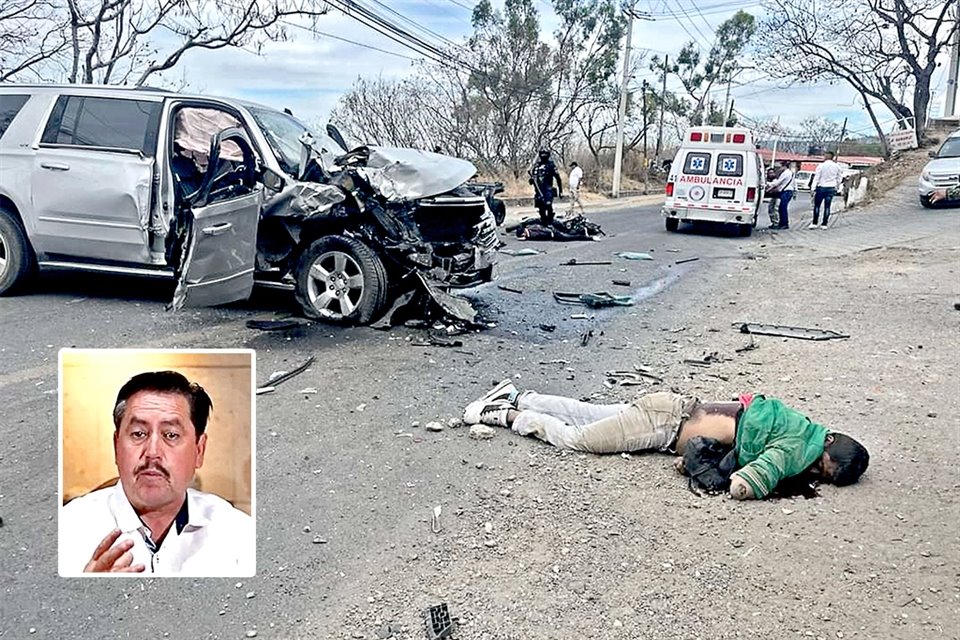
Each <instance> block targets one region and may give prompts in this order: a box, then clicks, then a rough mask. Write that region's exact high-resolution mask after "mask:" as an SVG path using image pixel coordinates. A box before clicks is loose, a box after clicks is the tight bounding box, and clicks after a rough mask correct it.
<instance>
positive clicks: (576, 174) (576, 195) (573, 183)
mask: <svg viewBox="0 0 960 640" xmlns="http://www.w3.org/2000/svg"><path fill="white" fill-rule="evenodd" d="M581 182H583V169H581V168H580V165H578V164H577V163H576V162H572V163H570V178H569V187H570V214H571V215H572V214H573V207H574V206H578V207H580V213H581V214H582V213H583V203H582V202H581V201H580V183H581Z"/></svg>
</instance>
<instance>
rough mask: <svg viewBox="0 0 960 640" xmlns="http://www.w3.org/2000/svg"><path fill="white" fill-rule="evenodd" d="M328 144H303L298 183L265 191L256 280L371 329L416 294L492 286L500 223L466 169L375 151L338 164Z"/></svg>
mask: <svg viewBox="0 0 960 640" xmlns="http://www.w3.org/2000/svg"><path fill="white" fill-rule="evenodd" d="M330 140H331V139H329V138H326V137H323V138H320V140H318V139H317V137H315V136H314V135H312V134H311V133H309V132H305V133H303V134H302V135H301V136H300V137H299V141H300V144H301V157H300V161H299V162H298V163H297V164H298V167H299V171H298V172H297V175H296V180H292V181H285V180H281V181H280V182H279V184H277V185H274V190H273V191H272V192H270V191H269V190H268V196H267V199H266V202H265V204H264V208H263V211H262V214H261V220H260V229H259V233H258V238H257V270H258V272H260V274H261V275H262V276H265V277H270V276H272V278H273V280H274V281H275V282H279V283H286V284H288V285H290V284H292V285H293V288H294V292H295V295H296V297H297V300H298V302H299V303H300V305H301V307H302V309H303V312H304V314H305V315H306V316H308V317H311V318H317V319H322V320H330V321H345V322H355V323H360V324H366V323H369V322H370V321H372V320H374V319H376V318H377V317H378V316H379V315H381V314H382V313H383V311H384V310H385V308H386V307H387V305H388V304H389V303H390V302H391V301H392V300H393V299H395V298H396V297H397V296H398V295H399V294H401V293H403V292H405V291H407V290H409V289H411V288H414V287H418V286H419V287H424V285H426V287H425V288H426V289H427V290H432V291H441V292H442V291H444V290H446V289H449V288H451V287H452V288H462V287H471V286H475V285H478V284H481V283H484V282H489V281H490V280H491V279H492V277H493V268H494V263H495V255H496V247H497V244H498V237H497V229H496V222H495V220H494V217H493V214H492V213H491V211H490V209H489V207H488V205H487V201H486V199H485V198H484V197H483V196H482V195H477V194H475V193H473V192H472V191H470V190H469V189H468V188H467V187H466V186H465V184H466V183H467V182H468V181H469V180H470V178H471V177H472V176H473V175H474V174H475V173H476V169H475V168H474V166H473V165H472V164H471V163H470V162H467V161H464V160H460V159H457V158H452V157H449V156H444V155H440V154H435V153H429V152H425V151H419V150H415V149H399V148H384V147H372V146H364V147H360V148H357V149H354V150H352V151H350V152H347V153H341V154H340V155H336V154H335V153H334V152H335V151H342V150H340V149H337V148H335V149H334V150H333V151H331V149H329V148H328V145H329V142H328V141H330ZM329 146H332V145H329ZM261 280H262V278H261ZM439 295H442V294H439Z"/></svg>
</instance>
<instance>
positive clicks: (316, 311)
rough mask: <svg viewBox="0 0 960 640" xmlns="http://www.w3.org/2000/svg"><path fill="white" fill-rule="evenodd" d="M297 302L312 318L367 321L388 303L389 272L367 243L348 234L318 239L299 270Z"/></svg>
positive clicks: (349, 321) (297, 270)
mask: <svg viewBox="0 0 960 640" xmlns="http://www.w3.org/2000/svg"><path fill="white" fill-rule="evenodd" d="M295 278H296V290H295V295H296V298H297V302H299V303H300V306H301V307H302V309H303V313H304V315H306V316H307V317H308V318H315V319H318V320H326V321H330V322H341V323H345V324H346V323H356V324H367V323H369V322H371V321H372V320H373V319H374V318H376V317H377V314H379V313H380V312H381V311H382V310H383V308H384V306H386V302H387V271H386V269H385V268H384V266H383V261H382V260H380V258H379V257H378V256H377V254H375V253H374V252H373V251H372V250H371V249H370V248H369V247H368V246H367V245H365V244H364V243H362V242H360V241H359V240H356V239H354V238H348V237H346V236H325V237H323V238H319V239H317V240H314V241H313V243H311V244H310V246H308V247H307V249H306V250H305V251H304V252H303V254H302V255H301V256H300V260H299V261H298V262H297V269H296V273H295Z"/></svg>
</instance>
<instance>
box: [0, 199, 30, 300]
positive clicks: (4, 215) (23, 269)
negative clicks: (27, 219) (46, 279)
mask: <svg viewBox="0 0 960 640" xmlns="http://www.w3.org/2000/svg"><path fill="white" fill-rule="evenodd" d="M32 268H33V251H31V250H30V245H29V244H27V236H26V234H24V232H23V229H22V228H21V227H20V224H19V223H18V222H17V220H16V219H15V218H14V217H13V215H12V214H10V213H9V212H8V211H7V210H6V209H3V208H0V295H3V294H5V293H7V292H8V291H10V290H11V289H13V288H14V287H16V286H17V285H18V284H20V283H21V282H23V280H24V279H25V278H26V277H27V276H28V275H29V274H30V271H31V270H32Z"/></svg>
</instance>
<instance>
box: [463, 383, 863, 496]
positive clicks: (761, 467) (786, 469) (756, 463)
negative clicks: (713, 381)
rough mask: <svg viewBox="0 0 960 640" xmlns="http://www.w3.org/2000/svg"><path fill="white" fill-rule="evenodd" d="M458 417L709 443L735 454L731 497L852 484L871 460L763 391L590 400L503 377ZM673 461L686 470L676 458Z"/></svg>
mask: <svg viewBox="0 0 960 640" xmlns="http://www.w3.org/2000/svg"><path fill="white" fill-rule="evenodd" d="M463 418H464V422H466V423H468V424H477V423H480V424H486V425H490V426H499V427H507V428H510V429H512V430H513V431H515V432H516V433H518V434H520V435H524V436H534V437H536V438H539V439H540V440H544V441H546V442H549V443H550V444H552V445H554V446H557V447H562V448H565V449H573V450H576V451H586V452H589V453H629V452H636V451H659V452H662V453H671V454H678V455H679V456H683V455H684V453H685V452H686V450H687V448H688V446H691V445H692V443H693V442H695V439H698V440H696V442H702V441H705V440H706V441H710V442H716V443H718V444H719V445H722V446H724V447H726V448H727V449H729V450H731V451H732V452H733V455H734V457H735V465H734V468H735V471H733V473H732V475H731V476H730V477H729V490H730V495H731V496H732V497H734V498H736V499H738V500H745V499H750V498H764V497H766V496H767V495H769V494H770V493H772V492H773V491H774V490H775V489H776V488H777V485H779V484H780V483H781V482H782V481H783V480H787V479H789V478H796V477H798V476H804V477H806V478H809V479H811V480H813V479H815V480H817V481H820V482H826V483H831V484H835V485H838V486H842V485H847V484H853V483H855V482H856V481H857V480H859V478H860V476H861V475H862V474H863V472H864V471H866V468H867V465H868V464H869V460H870V456H869V454H868V453H867V450H866V449H865V448H864V447H863V445H861V444H860V443H859V442H857V441H856V440H854V439H853V438H851V437H849V436H846V435H844V434H842V433H835V432H831V431H830V430H829V429H827V428H826V427H824V426H822V425H820V424H817V423H815V422H813V421H811V420H810V419H809V418H807V417H806V416H805V415H803V414H802V413H800V412H799V411H797V410H795V409H792V408H790V407H788V406H787V405H785V404H784V403H783V402H781V401H780V400H776V399H773V398H765V397H764V396H762V395H752V394H744V395H742V396H741V397H740V399H739V400H738V401H736V402H710V403H705V402H701V401H700V400H698V399H697V398H693V397H688V396H682V395H678V394H675V393H667V392H657V393H649V394H644V395H640V396H638V397H637V398H636V399H634V400H633V401H632V402H630V403H621V404H592V403H588V402H580V401H578V400H574V399H572V398H566V397H562V396H553V395H546V394H541V393H537V392H535V391H522V392H521V391H520V390H519V389H517V388H516V387H515V386H514V385H513V383H512V382H511V381H510V380H509V379H508V380H504V381H502V382H501V383H500V384H498V385H497V386H496V387H494V388H493V389H492V390H491V391H489V392H488V393H486V394H485V395H484V396H482V397H481V398H479V399H478V400H475V401H474V402H471V403H470V404H469V405H467V407H466V409H465V411H464V416H463ZM676 467H677V470H678V471H680V472H681V473H684V472H685V468H684V464H683V458H682V457H681V458H678V459H677V463H676Z"/></svg>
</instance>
